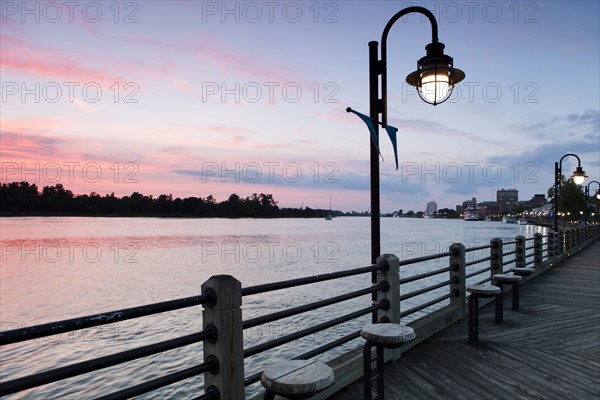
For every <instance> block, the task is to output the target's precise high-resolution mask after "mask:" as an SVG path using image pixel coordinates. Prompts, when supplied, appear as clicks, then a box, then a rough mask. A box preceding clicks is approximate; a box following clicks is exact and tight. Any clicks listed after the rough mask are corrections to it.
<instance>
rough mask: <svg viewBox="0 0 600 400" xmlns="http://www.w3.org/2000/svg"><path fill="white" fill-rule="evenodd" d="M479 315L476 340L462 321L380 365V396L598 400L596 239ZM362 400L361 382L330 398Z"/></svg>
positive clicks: (599, 266)
mask: <svg viewBox="0 0 600 400" xmlns="http://www.w3.org/2000/svg"><path fill="white" fill-rule="evenodd" d="M520 295H521V296H520V297H521V301H520V309H519V310H518V311H512V310H511V309H510V305H511V299H510V293H509V294H508V296H507V297H506V298H505V300H504V322H503V323H502V324H501V325H495V324H494V323H493V320H494V309H493V303H490V304H488V305H486V306H485V307H484V308H482V309H481V310H480V321H479V343H478V344H475V345H473V346H469V345H468V344H467V319H466V318H464V319H463V320H461V321H459V322H458V323H456V324H454V325H452V326H450V327H449V328H447V329H445V330H444V331H442V332H440V333H439V334H437V335H435V336H433V337H431V338H430V339H428V340H426V341H424V342H423V343H421V344H419V345H417V346H416V347H414V348H412V349H410V350H408V351H407V352H406V353H404V354H403V355H402V359H401V361H396V362H393V363H388V364H386V369H385V383H386V399H404V400H408V399H427V400H432V399H444V400H448V399H477V400H479V399H490V400H497V399H511V400H512V399H540V400H541V399H544V400H549V399H556V400H565V399H573V400H587V399H589V400H596V399H600V241H596V242H595V243H593V244H592V245H590V246H589V247H587V248H586V249H584V250H583V251H581V252H580V253H579V254H576V255H575V256H573V257H572V258H570V259H568V260H566V261H563V262H562V263H560V264H559V265H558V266H557V267H555V268H553V269H551V270H549V271H547V272H545V273H544V274H542V275H540V276H538V277H536V278H535V279H533V280H531V281H529V282H527V284H525V285H523V286H521V287H520ZM330 398H331V399H335V400H355V399H362V398H363V387H362V380H360V381H357V382H354V383H353V384H352V385H350V386H348V387H346V388H345V389H344V390H342V391H340V392H338V393H337V394H335V395H333V396H331V397H330Z"/></svg>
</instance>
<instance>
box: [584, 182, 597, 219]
mask: <svg viewBox="0 0 600 400" xmlns="http://www.w3.org/2000/svg"><path fill="white" fill-rule="evenodd" d="M592 183H597V184H598V190H596V199H597V200H600V182H598V181H591V182H590V183H588V184H587V185H586V187H585V225H586V226H587V223H588V202H589V201H590V186H591V185H592Z"/></svg>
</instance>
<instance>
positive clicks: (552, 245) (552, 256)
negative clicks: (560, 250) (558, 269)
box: [546, 229, 557, 269]
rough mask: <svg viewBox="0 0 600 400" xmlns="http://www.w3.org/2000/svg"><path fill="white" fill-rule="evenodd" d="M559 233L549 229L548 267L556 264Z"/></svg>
mask: <svg viewBox="0 0 600 400" xmlns="http://www.w3.org/2000/svg"><path fill="white" fill-rule="evenodd" d="M556 238H557V233H556V232H554V231H553V230H552V229H550V230H548V265H546V269H549V268H550V267H553V266H555V265H556V252H557V247H556V246H557V239H556Z"/></svg>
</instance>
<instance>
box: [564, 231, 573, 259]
mask: <svg viewBox="0 0 600 400" xmlns="http://www.w3.org/2000/svg"><path fill="white" fill-rule="evenodd" d="M572 232H573V231H572V230H571V229H567V230H566V231H565V253H566V254H567V256H570V255H571V249H572V237H573V234H572Z"/></svg>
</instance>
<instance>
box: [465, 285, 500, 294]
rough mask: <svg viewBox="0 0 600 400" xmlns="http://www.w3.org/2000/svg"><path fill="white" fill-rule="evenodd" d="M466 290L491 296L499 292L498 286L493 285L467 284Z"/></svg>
mask: <svg viewBox="0 0 600 400" xmlns="http://www.w3.org/2000/svg"><path fill="white" fill-rule="evenodd" d="M467 292H469V293H473V294H477V295H483V296H492V295H495V294H498V293H500V288H499V287H498V286H494V285H469V286H467Z"/></svg>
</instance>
